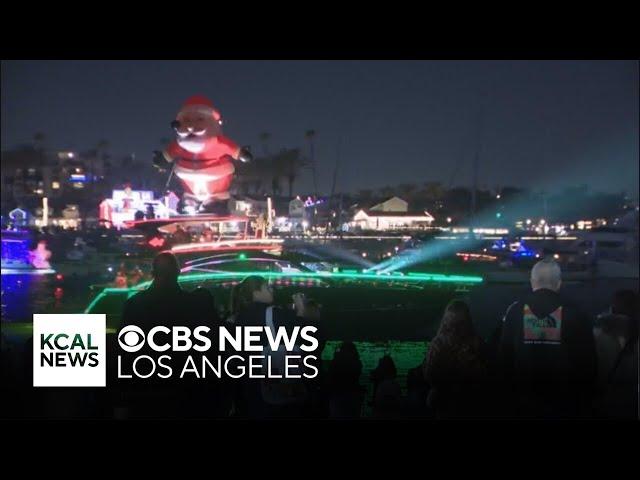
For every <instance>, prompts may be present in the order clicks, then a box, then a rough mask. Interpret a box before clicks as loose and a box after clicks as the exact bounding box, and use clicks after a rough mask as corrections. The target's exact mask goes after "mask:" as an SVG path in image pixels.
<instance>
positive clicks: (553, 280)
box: [531, 259, 562, 292]
mask: <svg viewBox="0 0 640 480" xmlns="http://www.w3.org/2000/svg"><path fill="white" fill-rule="evenodd" d="M561 284H562V271H561V270H560V265H558V263H557V262H555V261H554V260H547V259H545V260H540V261H539V262H538V263H536V264H535V265H534V266H533V268H532V269H531V289H532V290H533V291H534V292H535V291H536V290H540V289H541V288H546V289H548V290H553V291H554V292H557V291H558V290H560V285H561Z"/></svg>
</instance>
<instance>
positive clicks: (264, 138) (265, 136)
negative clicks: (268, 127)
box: [260, 132, 271, 157]
mask: <svg viewBox="0 0 640 480" xmlns="http://www.w3.org/2000/svg"><path fill="white" fill-rule="evenodd" d="M270 138H271V134H270V133H269V132H262V133H261V134H260V142H261V143H262V153H263V154H264V156H265V157H268V156H269V139H270Z"/></svg>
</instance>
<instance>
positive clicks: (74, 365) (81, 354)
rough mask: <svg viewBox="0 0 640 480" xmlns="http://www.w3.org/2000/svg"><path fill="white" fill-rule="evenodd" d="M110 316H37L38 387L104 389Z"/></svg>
mask: <svg viewBox="0 0 640 480" xmlns="http://www.w3.org/2000/svg"><path fill="white" fill-rule="evenodd" d="M105 350H106V315H95V314H35V315H34V316H33V386H34V387H104V386H106V383H107V375H106V372H107V369H106V353H105Z"/></svg>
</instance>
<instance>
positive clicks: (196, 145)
mask: <svg viewBox="0 0 640 480" xmlns="http://www.w3.org/2000/svg"><path fill="white" fill-rule="evenodd" d="M178 145H180V146H181V147H182V148H184V149H185V150H186V151H187V152H191V153H200V152H202V151H203V150H204V147H205V139H200V138H179V139H178Z"/></svg>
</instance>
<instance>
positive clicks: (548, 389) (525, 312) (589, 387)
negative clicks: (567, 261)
mask: <svg viewBox="0 0 640 480" xmlns="http://www.w3.org/2000/svg"><path fill="white" fill-rule="evenodd" d="M561 275H562V272H561V270H560V266H559V265H558V264H557V263H556V262H555V261H553V260H550V259H543V260H541V261H539V262H538V263H536V264H535V265H534V266H533V268H532V270H531V290H532V291H531V293H529V294H527V295H525V296H524V297H523V298H522V299H520V300H518V301H516V302H514V303H513V304H512V305H511V306H510V307H509V308H508V309H507V312H506V314H505V316H504V318H503V327H502V334H501V338H500V345H499V351H498V356H499V362H500V366H501V370H502V374H503V376H504V377H503V378H504V380H505V381H506V384H507V386H508V387H509V388H508V390H509V391H510V392H511V393H513V400H514V402H513V406H514V410H513V412H512V413H515V414H517V415H521V416H526V417H552V418H572V417H574V418H575V417H577V416H584V415H589V414H591V410H590V407H589V406H590V404H591V400H592V395H593V387H594V382H595V377H596V367H597V363H596V362H597V360H596V350H595V344H594V339H593V334H592V323H591V321H590V319H589V318H588V317H587V316H586V315H585V314H584V313H583V312H582V311H581V310H580V309H579V308H578V307H577V306H575V305H573V304H571V303H569V302H568V301H567V300H565V299H564V298H563V296H562V295H561V294H560V293H559V291H560V286H561V284H562V278H561Z"/></svg>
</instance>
